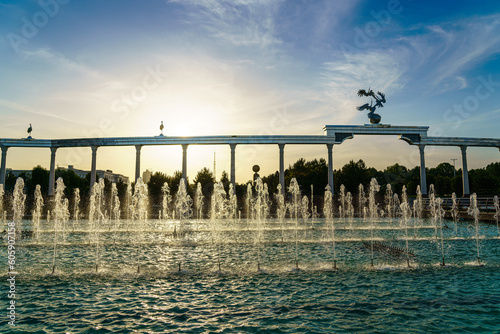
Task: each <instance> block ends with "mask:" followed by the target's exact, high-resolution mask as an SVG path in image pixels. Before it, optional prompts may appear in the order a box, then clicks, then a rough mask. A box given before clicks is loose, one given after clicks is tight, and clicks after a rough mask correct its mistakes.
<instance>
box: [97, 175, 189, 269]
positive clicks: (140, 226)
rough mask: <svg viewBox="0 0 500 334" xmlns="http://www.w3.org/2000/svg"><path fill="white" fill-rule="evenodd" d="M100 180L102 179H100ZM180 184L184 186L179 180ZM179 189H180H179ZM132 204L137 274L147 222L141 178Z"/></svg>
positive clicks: (146, 192) (146, 208) (145, 190)
mask: <svg viewBox="0 0 500 334" xmlns="http://www.w3.org/2000/svg"><path fill="white" fill-rule="evenodd" d="M101 180H102V179H101ZM181 184H184V182H183V180H181ZM179 188H180V187H179ZM131 202H132V204H131V205H130V211H131V216H132V220H133V221H135V222H136V234H137V239H136V243H137V273H139V272H140V268H141V250H142V243H143V241H144V227H145V225H146V221H147V220H148V205H149V201H148V185H147V184H145V183H144V182H143V181H142V178H138V179H137V181H136V182H135V189H134V194H133V195H132V198H131Z"/></svg>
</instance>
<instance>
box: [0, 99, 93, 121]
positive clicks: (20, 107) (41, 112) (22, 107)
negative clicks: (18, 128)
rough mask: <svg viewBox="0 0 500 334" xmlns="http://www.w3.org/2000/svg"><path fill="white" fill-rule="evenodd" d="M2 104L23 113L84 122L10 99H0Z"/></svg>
mask: <svg viewBox="0 0 500 334" xmlns="http://www.w3.org/2000/svg"><path fill="white" fill-rule="evenodd" d="M0 106H3V107H5V108H8V109H10V110H14V111H18V112H23V113H28V114H32V115H37V116H43V117H50V118H52V119H55V120H58V121H65V122H68V123H72V124H78V125H82V122H81V121H80V120H78V121H75V120H73V119H71V118H68V117H64V116H61V115H58V114H54V113H51V112H48V111H45V110H38V109H35V108H33V107H29V106H26V105H22V104H19V103H16V102H12V101H9V100H4V99H0ZM87 125H89V124H87Z"/></svg>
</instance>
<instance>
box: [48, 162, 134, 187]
mask: <svg viewBox="0 0 500 334" xmlns="http://www.w3.org/2000/svg"><path fill="white" fill-rule="evenodd" d="M58 169H66V168H64V167H58ZM67 169H68V170H72V171H73V172H75V174H76V175H78V176H79V177H85V176H87V174H88V173H90V172H89V171H87V170H81V169H76V168H75V167H74V166H73V165H69V166H68V168H67ZM95 175H96V176H97V177H99V178H103V179H105V180H108V181H110V182H113V183H118V182H120V181H121V182H123V183H128V182H129V179H128V176H125V175H122V174H116V173H113V171H112V170H110V169H107V170H100V169H98V170H96V171H95Z"/></svg>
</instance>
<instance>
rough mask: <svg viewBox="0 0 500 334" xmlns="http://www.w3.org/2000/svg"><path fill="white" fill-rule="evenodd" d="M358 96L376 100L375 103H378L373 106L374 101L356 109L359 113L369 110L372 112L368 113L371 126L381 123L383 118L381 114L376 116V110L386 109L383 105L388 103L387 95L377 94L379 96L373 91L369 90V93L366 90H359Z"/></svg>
mask: <svg viewBox="0 0 500 334" xmlns="http://www.w3.org/2000/svg"><path fill="white" fill-rule="evenodd" d="M358 96H360V97H361V96H369V97H371V98H373V99H375V101H376V102H375V105H374V104H373V100H372V101H371V102H370V104H368V103H365V104H363V105H362V106H359V107H357V108H356V109H358V110H359V111H363V110H369V111H370V112H369V113H368V119H369V120H370V123H371V124H378V123H380V121H381V120H382V117H381V116H380V115H379V114H376V113H375V110H376V109H377V108H382V107H384V105H383V103H385V102H386V101H385V94H384V93H381V92H377V94H375V93H374V92H373V90H371V89H370V88H368V91H366V90H364V89H360V90H358Z"/></svg>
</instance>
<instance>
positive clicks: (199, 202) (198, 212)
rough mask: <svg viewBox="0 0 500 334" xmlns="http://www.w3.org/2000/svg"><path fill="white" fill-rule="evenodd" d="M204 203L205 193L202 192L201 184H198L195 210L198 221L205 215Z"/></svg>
mask: <svg viewBox="0 0 500 334" xmlns="http://www.w3.org/2000/svg"><path fill="white" fill-rule="evenodd" d="M204 202H205V196H203V191H202V190H201V183H200V182H198V184H197V185H196V196H195V197H194V208H195V212H196V218H197V219H201V217H202V215H203V204H204Z"/></svg>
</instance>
